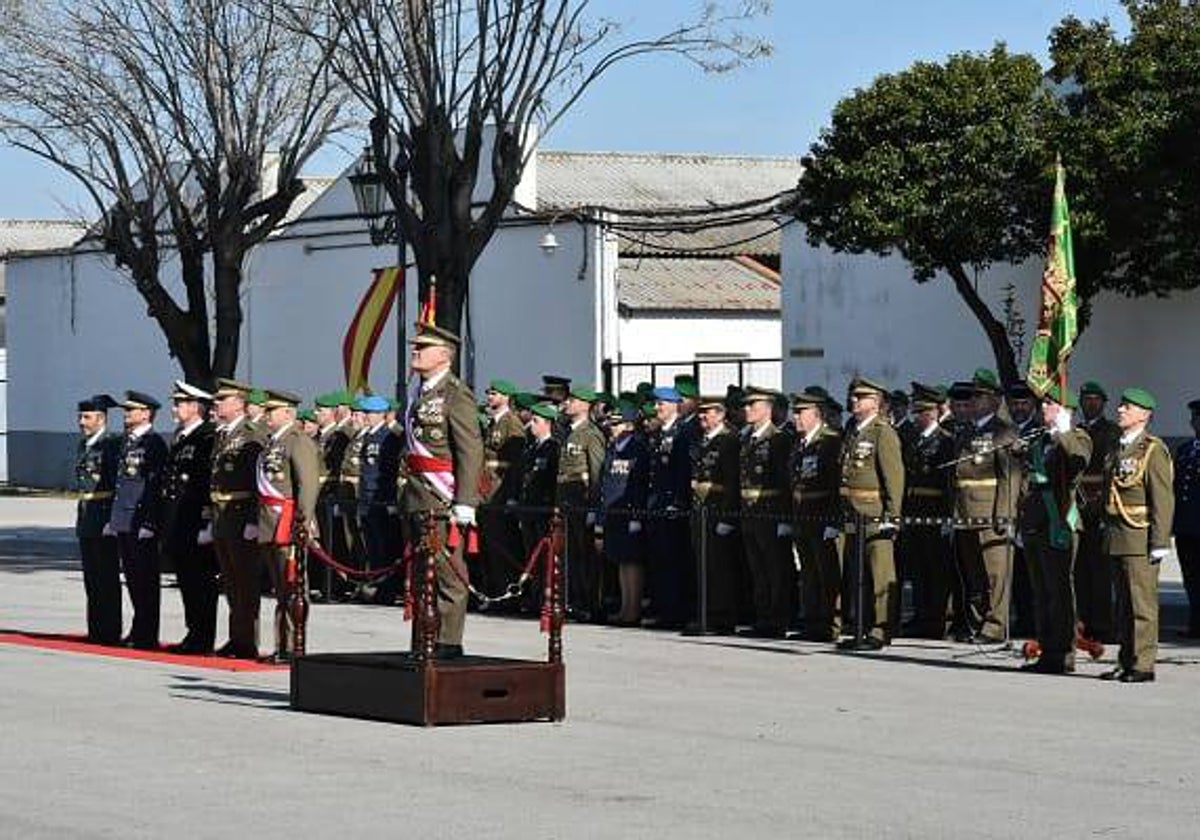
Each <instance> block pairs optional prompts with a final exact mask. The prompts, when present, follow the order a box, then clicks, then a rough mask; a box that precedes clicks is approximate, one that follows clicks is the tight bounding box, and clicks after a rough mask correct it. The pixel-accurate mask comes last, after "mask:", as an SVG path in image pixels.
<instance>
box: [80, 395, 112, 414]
mask: <svg viewBox="0 0 1200 840" xmlns="http://www.w3.org/2000/svg"><path fill="white" fill-rule="evenodd" d="M116 407H117V401H116V400H114V399H113V398H112V397H110V396H109V395H108V394H95V395H93V396H90V397H88V398H87V399H86V400H80V401H79V410H80V411H108V410H109V409H110V408H116Z"/></svg>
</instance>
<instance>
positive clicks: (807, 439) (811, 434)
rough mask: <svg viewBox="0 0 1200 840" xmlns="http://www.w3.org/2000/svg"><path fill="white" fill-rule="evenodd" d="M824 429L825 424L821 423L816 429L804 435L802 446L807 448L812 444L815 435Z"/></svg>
mask: <svg viewBox="0 0 1200 840" xmlns="http://www.w3.org/2000/svg"><path fill="white" fill-rule="evenodd" d="M824 428H825V424H824V423H821V424H820V425H818V426H817V428H815V429H813V430H812V431H811V432H809V433H808V434H806V435H805V436H804V445H805V446H808V445H809V444H810V443H812V442H813V438H815V437H816V436H817V433H818V432H820V431H821V430H822V429H824Z"/></svg>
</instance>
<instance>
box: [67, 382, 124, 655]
mask: <svg viewBox="0 0 1200 840" xmlns="http://www.w3.org/2000/svg"><path fill="white" fill-rule="evenodd" d="M116 405H117V403H116V401H114V400H113V398H112V397H110V396H108V395H107V394H97V395H96V396H94V397H90V398H88V399H86V400H81V401H80V403H79V433H80V438H79V450H78V453H77V455H76V458H75V488H74V489H75V498H76V499H77V500H78V501H77V504H76V508H75V536H76V538H77V539H78V540H79V558H80V562H81V564H82V566H83V588H84V592H85V593H86V594H87V627H88V641H91V642H97V643H99V644H104V645H115V644H117V643H118V642H120V641H121V561H120V559H119V557H118V556H117V541H116V539H115V538H114V537H113V536H112V535H111V534H106V533H105V532H106V530H107V526H108V520H109V519H110V518H111V516H112V503H113V488H114V487H115V486H116V481H117V466H118V459H119V457H120V452H121V438H120V436H119V435H115V434H111V433H110V432H109V431H108V428H107V426H106V425H105V423H106V420H107V412H108V410H109V409H110V408H115V407H116Z"/></svg>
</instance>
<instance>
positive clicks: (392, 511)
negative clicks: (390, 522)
mask: <svg viewBox="0 0 1200 840" xmlns="http://www.w3.org/2000/svg"><path fill="white" fill-rule="evenodd" d="M387 512H388V516H395V515H396V514H397V513H399V512H400V508H399V506H398V505H388V506H387Z"/></svg>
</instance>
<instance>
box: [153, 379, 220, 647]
mask: <svg viewBox="0 0 1200 840" xmlns="http://www.w3.org/2000/svg"><path fill="white" fill-rule="evenodd" d="M212 401H213V396H212V394H210V393H208V392H207V391H204V390H202V389H200V388H197V387H196V386H194V385H189V384H188V383H187V382H180V381H176V383H175V391H174V393H172V394H171V411H172V413H173V414H174V417H175V423H176V427H175V437H174V439H173V440H172V441H171V447H170V449H169V450H168V452H167V461H166V464H165V466H164V467H163V480H162V485H161V487H162V491H161V503H160V505H161V507H160V510H161V515H160V518H159V523H160V525H161V532H160V534H159V536H160V537H161V541H160V545H161V547H162V554H163V558H164V559H166V560H170V561H171V564H172V565H173V566H174V568H175V579H176V581H178V583H179V596H180V597H181V598H182V599H183V620H184V624H185V625H186V626H187V635H186V636H184V638H183V641H181V642H179V643H178V644H175V645H172V646H171V651H172V652H173V653H187V654H209V653H212V650H213V641H214V639H215V636H216V632H217V600H218V596H219V594H220V587H219V586H218V584H217V557H216V554H214V552H213V526H212V509H211V504H210V500H209V485H210V482H211V478H212V459H213V442H214V440H215V435H216V429H215V427H214V426H213V424H212V423H211V422H209V420H208V410H209V407H210V406H211V405H212Z"/></svg>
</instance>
